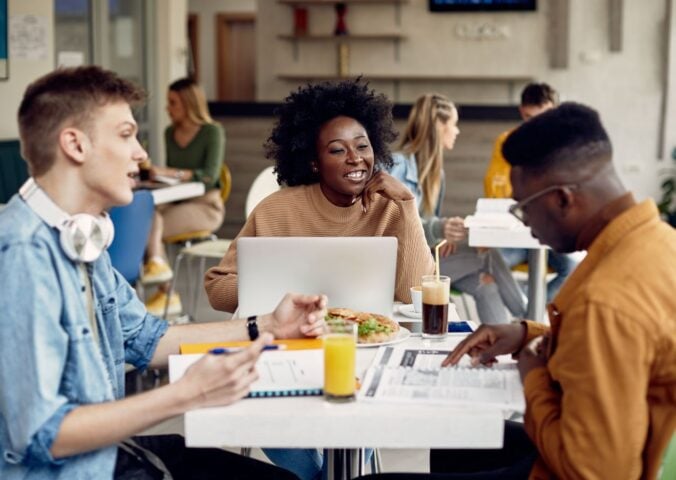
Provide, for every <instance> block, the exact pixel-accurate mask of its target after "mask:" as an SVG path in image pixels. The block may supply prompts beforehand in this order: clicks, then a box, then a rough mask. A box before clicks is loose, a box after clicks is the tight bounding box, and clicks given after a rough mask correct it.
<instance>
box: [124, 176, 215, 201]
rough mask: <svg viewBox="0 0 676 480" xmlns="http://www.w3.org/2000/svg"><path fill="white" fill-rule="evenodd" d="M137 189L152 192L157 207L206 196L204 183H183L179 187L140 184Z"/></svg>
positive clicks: (148, 183)
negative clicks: (145, 189)
mask: <svg viewBox="0 0 676 480" xmlns="http://www.w3.org/2000/svg"><path fill="white" fill-rule="evenodd" d="M137 188H138V189H143V188H147V189H148V190H150V191H151V193H152V195H153V201H154V202H155V205H161V204H162V203H171V202H177V201H179V200H185V199H187V198H194V197H199V196H201V195H204V192H205V188H204V184H203V183H202V182H183V183H179V184H177V185H163V184H158V183H156V182H139V184H138V186H137Z"/></svg>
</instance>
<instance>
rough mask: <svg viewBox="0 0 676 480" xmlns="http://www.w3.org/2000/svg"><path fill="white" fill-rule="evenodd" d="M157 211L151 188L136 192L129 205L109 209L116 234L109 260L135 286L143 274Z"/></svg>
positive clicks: (110, 249) (109, 248)
mask: <svg viewBox="0 0 676 480" xmlns="http://www.w3.org/2000/svg"><path fill="white" fill-rule="evenodd" d="M154 211H155V203H154V202H153V196H152V194H151V193H150V191H149V190H138V191H136V192H134V200H132V202H131V203H130V204H129V205H126V206H124V207H115V208H112V209H111V210H110V219H111V220H112V221H113V225H115V238H114V239H113V243H112V244H111V245H110V247H108V253H109V254H110V261H111V262H112V264H113V267H115V269H116V270H117V271H118V272H120V273H121V274H122V276H123V277H124V278H125V279H126V280H127V281H128V282H129V284H130V285H132V286H134V285H135V284H136V282H137V281H138V279H139V277H140V276H141V268H142V265H143V253H144V252H145V249H146V244H147V243H148V234H149V233H150V226H151V225H152V222H153V212H154Z"/></svg>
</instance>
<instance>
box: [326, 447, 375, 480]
mask: <svg viewBox="0 0 676 480" xmlns="http://www.w3.org/2000/svg"><path fill="white" fill-rule="evenodd" d="M324 455H325V458H324V461H325V462H326V473H327V475H326V476H327V479H328V480H350V479H352V478H356V477H358V476H360V475H364V471H365V463H364V450H363V449H343V448H329V449H327V450H325V451H324Z"/></svg>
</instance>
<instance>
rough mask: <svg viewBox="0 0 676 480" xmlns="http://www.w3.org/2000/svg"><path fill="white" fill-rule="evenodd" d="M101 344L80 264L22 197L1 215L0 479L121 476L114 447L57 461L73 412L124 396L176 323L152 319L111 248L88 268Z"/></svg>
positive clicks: (74, 478)
mask: <svg viewBox="0 0 676 480" xmlns="http://www.w3.org/2000/svg"><path fill="white" fill-rule="evenodd" d="M87 268H88V270H89V275H90V278H91V281H92V288H93V291H94V298H95V301H94V304H95V312H96V319H97V323H98V335H99V346H97V345H96V344H95V341H94V337H93V335H92V332H91V328H90V321H89V316H88V314H87V298H86V296H85V295H86V293H85V286H84V285H85V282H84V277H83V274H82V270H81V268H80V267H79V265H78V264H77V263H75V262H73V261H72V260H70V259H69V258H68V257H67V256H66V255H65V253H64V252H63V250H62V249H61V246H60V242H59V232H58V231H57V230H56V229H54V228H51V227H49V226H48V225H47V224H46V223H44V222H43V221H42V220H41V219H40V218H39V217H38V216H37V215H36V214H35V213H34V212H33V211H32V210H31V209H30V207H28V205H26V203H25V202H24V201H23V200H22V199H21V198H20V197H19V196H18V195H15V196H14V197H13V198H12V199H11V200H10V202H9V203H8V204H7V206H6V207H5V208H4V209H2V210H1V211H0V478H2V479H3V480H11V479H19V478H21V479H38V478H39V479H69V480H76V479H98V478H111V477H112V475H113V470H114V466H115V459H116V454H117V450H116V447H115V446H110V447H107V448H103V449H100V450H95V451H92V452H88V453H85V454H80V455H75V456H71V457H67V458H62V459H58V460H56V459H54V458H53V457H52V456H51V454H50V448H51V446H52V443H53V442H54V439H55V437H56V435H57V433H58V431H59V428H60V426H61V422H62V421H63V418H64V416H65V415H66V414H67V413H68V412H70V411H71V410H72V409H74V408H77V407H78V406H80V405H85V404H92V403H101V402H108V401H112V400H117V399H121V398H122V397H124V364H125V362H126V363H130V364H132V365H134V366H136V367H137V368H139V369H143V368H145V367H146V366H147V365H148V363H149V362H150V359H151V358H152V355H153V353H154V351H155V348H156V346H157V343H158V341H159V340H160V338H161V337H162V335H163V334H164V332H165V331H166V329H167V324H166V322H163V321H162V320H160V319H158V318H155V317H153V316H150V315H148V314H147V313H146V311H145V306H144V305H143V303H142V302H141V301H140V300H139V299H138V298H137V296H136V294H135V292H134V291H133V290H132V288H131V287H130V286H129V284H128V283H127V282H126V281H125V280H124V278H122V276H121V275H120V274H119V273H117V271H115V270H114V269H113V267H112V266H111V264H110V257H109V256H108V253H107V252H105V253H104V254H103V255H101V257H99V259H98V260H96V261H95V262H93V263H91V264H88V265H87Z"/></svg>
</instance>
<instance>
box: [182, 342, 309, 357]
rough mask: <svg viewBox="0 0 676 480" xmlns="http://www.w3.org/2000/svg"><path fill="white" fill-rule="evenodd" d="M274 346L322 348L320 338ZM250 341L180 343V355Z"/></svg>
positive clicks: (243, 344)
mask: <svg viewBox="0 0 676 480" xmlns="http://www.w3.org/2000/svg"><path fill="white" fill-rule="evenodd" d="M272 343H273V344H275V345H286V350H312V349H318V348H322V340H321V339H320V338H291V339H286V340H274V341H273V342H272ZM250 344H251V342H250V341H248V340H247V341H238V342H212V343H182V344H181V346H180V352H181V354H182V355H185V354H188V353H207V352H208V351H209V350H211V349H213V348H219V347H223V348H233V347H248V346H249V345H250Z"/></svg>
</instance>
